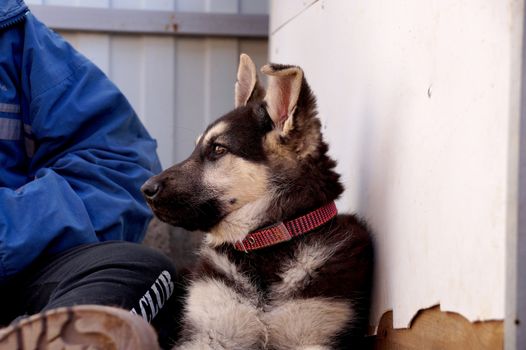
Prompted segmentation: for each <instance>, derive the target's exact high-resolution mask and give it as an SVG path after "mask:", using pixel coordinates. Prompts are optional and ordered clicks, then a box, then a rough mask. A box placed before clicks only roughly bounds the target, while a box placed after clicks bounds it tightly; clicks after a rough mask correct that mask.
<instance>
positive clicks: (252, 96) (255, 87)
mask: <svg viewBox="0 0 526 350" xmlns="http://www.w3.org/2000/svg"><path fill="white" fill-rule="evenodd" d="M264 96H265V90H264V89H263V88H262V87H261V85H260V84H259V80H258V75H257V72H256V65H255V64H254V62H253V61H252V59H251V58H250V57H249V56H248V55H246V54H244V53H242V54H241V56H240V57H239V67H238V68H237V81H236V88H235V106H236V108H237V107H241V106H244V105H246V104H247V103H249V102H255V101H261V100H263V97H264Z"/></svg>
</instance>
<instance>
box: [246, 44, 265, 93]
mask: <svg viewBox="0 0 526 350" xmlns="http://www.w3.org/2000/svg"><path fill="white" fill-rule="evenodd" d="M241 53H246V54H247V55H249V56H250V58H252V60H253V61H254V63H255V64H256V69H257V71H258V75H259V79H260V80H261V82H262V83H263V84H264V85H266V83H267V76H266V75H265V74H261V72H259V70H260V69H261V67H263V66H264V65H265V64H267V63H268V61H269V59H268V41H267V40H239V54H241Z"/></svg>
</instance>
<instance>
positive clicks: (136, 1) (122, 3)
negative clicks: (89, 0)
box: [111, 0, 176, 10]
mask: <svg viewBox="0 0 526 350" xmlns="http://www.w3.org/2000/svg"><path fill="white" fill-rule="evenodd" d="M175 1H176V0H113V1H112V3H111V4H112V6H111V7H112V8H126V9H147V10H173V9H175Z"/></svg>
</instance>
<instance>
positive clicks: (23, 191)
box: [0, 0, 161, 284]
mask: <svg viewBox="0 0 526 350" xmlns="http://www.w3.org/2000/svg"><path fill="white" fill-rule="evenodd" d="M155 149H156V143H155V141H154V140H153V139H152V138H151V137H150V136H149V135H148V133H147V132H146V130H145V129H144V127H143V125H142V124H141V122H140V121H139V119H138V118H137V116H136V114H135V112H134V111H133V109H132V108H131V106H130V104H129V103H128V101H127V100H126V99H125V97H124V96H123V95H122V93H121V92H120V91H119V90H118V89H117V88H116V87H115V85H113V84H112V83H111V82H110V81H109V79H108V78H107V77H106V76H105V75H104V74H103V73H102V72H101V71H100V70H99V69H98V68H97V67H96V66H95V65H94V64H93V63H91V62H90V61H89V60H88V59H86V58H85V57H84V56H82V55H81V54H79V53H78V52H76V51H75V50H74V49H73V48H72V47H71V46H70V45H69V44H68V43H66V42H65V41H64V40H63V39H62V38H61V37H60V36H59V35H57V34H55V33H54V32H53V31H51V30H50V29H48V28H47V27H46V26H45V25H43V24H42V23H41V22H39V21H38V20H37V19H36V18H35V17H34V16H33V15H32V14H31V13H30V12H29V11H28V9H27V7H26V5H25V4H24V3H23V1H22V0H2V2H1V5H0V284H1V283H2V282H5V281H6V280H7V279H9V277H11V276H13V275H15V274H16V273H18V272H20V271H21V270H23V269H24V268H25V267H27V266H28V265H29V264H30V263H31V262H33V261H34V260H35V258H37V257H39V256H41V255H46V254H53V253H56V252H60V251H64V250H65V249H68V248H71V247H74V246H76V245H79V244H84V243H91V242H98V241H105V240H128V241H140V240H141V239H142V238H143V235H144V232H145V228H146V225H147V223H148V221H149V220H150V218H151V214H150V211H149V209H148V208H147V206H146V204H145V202H144V200H143V198H142V195H141V193H140V191H139V188H140V186H141V185H142V183H143V182H144V181H145V180H146V179H148V178H149V177H150V176H152V175H153V174H154V173H157V172H159V171H160V170H161V169H160V163H159V160H158V158H157V156H156V153H155Z"/></svg>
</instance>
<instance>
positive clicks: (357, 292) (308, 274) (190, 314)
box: [143, 55, 372, 350]
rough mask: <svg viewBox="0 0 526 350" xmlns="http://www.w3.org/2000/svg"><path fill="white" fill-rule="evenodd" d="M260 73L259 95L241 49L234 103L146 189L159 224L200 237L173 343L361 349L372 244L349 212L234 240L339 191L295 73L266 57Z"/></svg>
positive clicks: (310, 101)
mask: <svg viewBox="0 0 526 350" xmlns="http://www.w3.org/2000/svg"><path fill="white" fill-rule="evenodd" d="M262 72H263V73H264V74H266V75H267V76H268V81H269V84H268V88H267V90H266V91H265V90H264V89H263V88H262V87H261V85H260V84H259V82H258V79H257V74H256V68H255V66H254V63H253V62H252V61H251V60H250V58H249V57H248V56H246V55H241V60H240V65H239V70H238V75H237V83H236V94H235V97H236V98H235V102H236V108H235V109H234V110H233V111H231V112H230V113H228V114H226V115H224V116H223V117H221V118H219V119H218V120H217V121H216V122H214V123H213V124H211V125H210V126H209V127H208V128H207V130H206V131H205V132H204V133H203V134H202V135H201V136H200V137H199V139H198V141H197V145H196V148H195V150H194V151H193V153H192V154H191V155H190V157H189V158H188V159H187V160H185V161H184V162H182V163H180V164H177V165H175V166H173V167H171V168H169V169H167V170H165V171H164V172H162V173H161V174H159V175H157V176H154V177H152V178H151V179H150V180H149V181H148V182H147V183H146V184H145V185H144V186H143V192H144V193H145V196H146V198H147V200H148V202H149V204H150V206H151V207H152V209H153V210H154V212H155V214H156V215H157V216H158V217H159V218H160V219H162V220H164V221H166V222H168V223H170V224H172V225H175V226H181V227H184V228H186V229H189V230H201V231H205V232H208V234H207V237H206V240H205V242H204V244H203V247H202V249H201V251H200V262H199V264H198V266H197V268H196V270H195V271H194V272H193V274H192V277H191V279H190V281H189V284H188V287H187V295H186V298H185V302H184V312H183V316H182V317H183V323H182V328H183V330H182V335H181V339H180V341H179V343H178V344H177V345H176V349H229V350H232V349H312V350H314V349H350V348H353V349H356V348H361V347H362V345H363V343H362V342H361V340H362V338H363V335H364V333H365V328H366V325H367V315H368V307H369V295H370V288H371V275H372V246H371V239H370V236H369V233H368V231H367V229H366V227H365V226H364V225H363V223H362V222H360V220H358V219H357V218H356V217H355V216H352V215H339V216H337V217H336V218H334V219H333V220H331V221H329V222H328V223H326V224H325V225H323V226H321V227H319V228H317V229H315V230H314V231H312V232H310V233H307V234H305V235H302V236H300V237H297V238H295V239H293V240H291V241H288V242H285V243H281V244H278V245H274V246H271V247H267V248H264V249H260V250H255V251H250V252H242V251H237V250H235V249H234V247H233V243H235V242H236V241H240V240H242V239H243V238H244V237H245V236H246V235H247V234H248V233H249V232H251V231H254V230H256V229H258V228H261V227H265V226H268V225H272V224H275V223H278V222H281V221H286V220H290V219H294V218H297V217H299V216H301V215H303V214H305V213H307V212H309V211H312V210H314V209H316V208H318V207H320V206H322V205H324V204H326V203H328V202H330V201H333V200H335V199H336V198H338V197H339V195H340V194H341V193H342V192H343V187H342V185H341V183H340V182H339V175H338V174H337V173H336V172H335V171H334V167H335V162H334V161H333V160H332V159H331V158H330V157H329V156H328V155H327V144H326V143H325V142H324V141H323V137H322V134H321V131H320V121H319V119H318V118H317V111H316V101H315V97H314V95H313V94H312V92H311V89H310V87H309V85H308V84H307V82H306V80H305V78H304V76H303V71H302V70H301V69H300V68H299V67H295V66H285V65H277V64H270V65H267V66H265V67H263V68H262Z"/></svg>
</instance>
